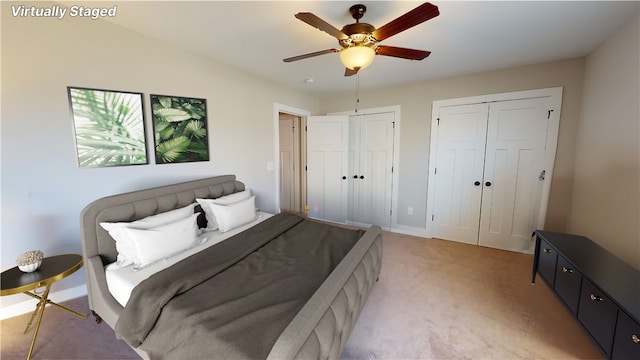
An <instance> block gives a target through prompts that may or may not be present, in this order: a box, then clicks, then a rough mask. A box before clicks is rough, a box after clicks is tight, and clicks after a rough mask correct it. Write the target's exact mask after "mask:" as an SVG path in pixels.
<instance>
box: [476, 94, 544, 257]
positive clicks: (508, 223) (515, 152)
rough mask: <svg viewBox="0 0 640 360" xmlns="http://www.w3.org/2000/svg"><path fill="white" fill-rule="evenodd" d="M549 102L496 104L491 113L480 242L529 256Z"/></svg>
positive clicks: (539, 189) (534, 222) (520, 101)
mask: <svg viewBox="0 0 640 360" xmlns="http://www.w3.org/2000/svg"><path fill="white" fill-rule="evenodd" d="M547 109H548V105H547V98H537V99H525V100H513V101H504V102H496V103H492V104H491V106H490V109H489V126H488V129H487V147H486V156H485V165H484V168H485V170H484V181H483V187H484V189H483V192H482V209H481V211H480V213H481V216H480V231H479V238H478V244H479V245H483V246H489V247H493V248H499V249H504V250H512V251H520V252H530V251H531V250H532V249H533V242H532V241H531V233H532V232H533V230H535V226H536V221H534V220H535V217H536V215H537V214H538V212H539V207H540V204H541V201H540V194H541V189H542V182H541V180H540V179H539V176H540V174H541V173H542V171H543V170H544V151H545V143H546V138H547V124H548V121H547V120H548V119H547V117H548V110H547Z"/></svg>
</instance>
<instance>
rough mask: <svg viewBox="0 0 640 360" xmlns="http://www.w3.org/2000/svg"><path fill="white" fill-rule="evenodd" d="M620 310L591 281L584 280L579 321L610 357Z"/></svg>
mask: <svg viewBox="0 0 640 360" xmlns="http://www.w3.org/2000/svg"><path fill="white" fill-rule="evenodd" d="M617 315H618V308H617V307H616V305H615V304H613V303H612V302H611V300H609V298H607V296H606V295H604V294H603V293H602V291H600V290H598V288H596V287H595V286H594V285H593V284H592V283H591V282H590V281H589V280H587V279H584V281H583V283H582V291H581V292H580V300H579V308H578V320H580V322H581V323H582V325H584V327H585V328H586V329H587V331H589V333H590V334H591V336H592V337H593V339H594V340H595V341H596V343H597V344H598V345H600V347H601V348H602V350H603V352H604V353H605V354H607V356H610V354H611V346H612V344H613V332H614V331H615V325H616V318H617Z"/></svg>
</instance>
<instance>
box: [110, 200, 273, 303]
mask: <svg viewBox="0 0 640 360" xmlns="http://www.w3.org/2000/svg"><path fill="white" fill-rule="evenodd" d="M271 216H273V214H269V213H265V212H262V211H258V216H257V218H256V219H255V220H254V221H252V222H250V223H247V224H245V225H241V226H239V227H237V228H235V229H233V230H230V231H227V232H225V233H222V234H221V233H220V232H219V231H218V230H215V231H209V232H204V233H202V234H201V235H200V236H198V242H199V243H200V242H201V244H200V245H197V246H195V247H192V248H190V249H187V250H185V251H183V252H180V253H178V254H175V255H173V256H171V257H169V258H166V259H162V260H160V261H157V262H156V263H153V264H152V265H150V266H147V267H145V268H143V269H140V270H134V269H133V265H129V266H125V267H122V268H119V269H115V270H113V269H109V268H108V265H107V267H105V276H106V279H107V286H108V288H109V292H110V293H111V295H112V296H113V297H114V298H115V299H116V300H117V301H118V302H119V303H120V305H122V306H123V307H124V306H125V305H127V302H128V301H129V297H130V296H131V292H132V291H133V288H135V287H136V286H137V285H138V284H139V283H141V282H142V281H143V280H145V279H147V278H148V277H149V276H151V275H153V274H155V273H157V272H159V271H161V270H164V269H166V268H168V267H169V266H171V265H173V264H175V263H177V262H178V261H180V260H183V259H185V258H187V257H189V256H191V255H193V254H195V253H197V252H200V251H202V250H203V249H206V248H208V247H210V246H213V245H215V244H217V243H219V242H221V241H224V240H226V239H228V238H230V237H231V236H233V235H235V234H237V233H239V232H241V231H244V230H246V229H248V228H250V227H252V226H254V225H256V224H258V223H260V222H261V221H264V220H265V219H268V218H269V217H271ZM205 239H206V240H205Z"/></svg>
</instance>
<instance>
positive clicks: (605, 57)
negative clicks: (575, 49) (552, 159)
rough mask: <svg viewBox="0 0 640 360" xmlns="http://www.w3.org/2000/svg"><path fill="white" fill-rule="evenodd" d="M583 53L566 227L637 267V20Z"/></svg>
mask: <svg viewBox="0 0 640 360" xmlns="http://www.w3.org/2000/svg"><path fill="white" fill-rule="evenodd" d="M638 18H639V17H638V15H636V17H635V18H634V20H633V21H631V22H630V23H628V24H627V25H625V26H624V27H622V28H621V29H619V30H618V31H617V32H616V33H614V34H613V35H611V36H610V37H609V38H608V39H607V40H606V41H604V42H603V43H602V44H600V46H598V48H597V49H596V50H595V51H594V52H593V53H592V54H590V55H589V56H588V57H587V60H586V66H585V75H584V91H583V101H582V111H581V114H582V116H581V120H580V126H579V128H578V141H577V145H576V160H575V167H574V179H575V181H574V185H573V196H572V208H571V221H570V226H569V231H571V232H574V233H579V234H583V235H585V236H587V237H589V238H591V239H592V240H594V241H595V242H597V243H599V244H600V245H602V246H603V247H604V248H606V249H608V250H609V251H611V252H613V253H615V254H616V255H618V256H619V257H621V258H622V259H623V260H625V261H626V262H628V263H629V264H631V265H633V266H635V267H636V268H638V269H640V110H639V105H638V104H639V103H640V50H639V48H640V25H639V20H638Z"/></svg>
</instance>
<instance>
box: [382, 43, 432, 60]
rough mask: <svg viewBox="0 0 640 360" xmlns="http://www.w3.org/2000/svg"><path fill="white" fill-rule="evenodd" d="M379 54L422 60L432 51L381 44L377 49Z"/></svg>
mask: <svg viewBox="0 0 640 360" xmlns="http://www.w3.org/2000/svg"><path fill="white" fill-rule="evenodd" d="M376 54H377V55H385V56H393V57H397V58H403V59H409V60H422V59H424V58H426V57H427V56H429V55H430V54H431V51H426V50H415V49H407V48H401V47H395V46H384V45H380V46H378V48H377V49H376Z"/></svg>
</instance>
